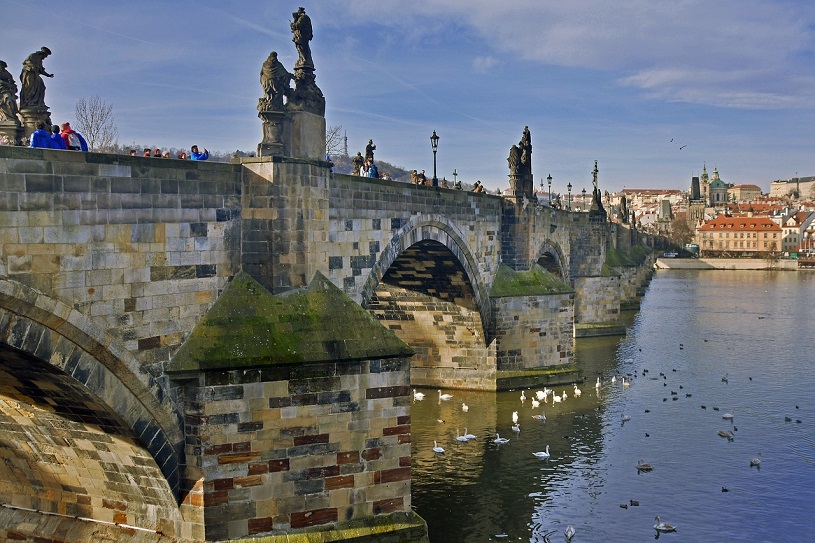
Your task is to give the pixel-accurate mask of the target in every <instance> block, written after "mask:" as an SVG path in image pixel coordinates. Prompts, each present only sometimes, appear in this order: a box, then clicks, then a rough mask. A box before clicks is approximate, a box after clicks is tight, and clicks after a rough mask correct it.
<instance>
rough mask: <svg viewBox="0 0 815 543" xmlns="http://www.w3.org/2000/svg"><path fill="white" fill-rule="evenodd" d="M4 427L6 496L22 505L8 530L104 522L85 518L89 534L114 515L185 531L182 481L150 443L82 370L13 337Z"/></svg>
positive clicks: (4, 351)
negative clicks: (175, 480) (60, 364)
mask: <svg viewBox="0 0 815 543" xmlns="http://www.w3.org/2000/svg"><path fill="white" fill-rule="evenodd" d="M100 378H103V377H102V376H101V375H89V376H88V379H100ZM0 428H2V432H0V459H1V460H0V500H2V502H3V503H4V504H6V505H13V506H15V507H17V508H20V509H13V510H11V511H8V512H7V514H5V515H4V516H3V524H2V525H0V533H6V534H9V533H12V532H14V533H16V534H22V535H25V534H26V533H28V532H29V531H31V532H33V533H34V535H42V533H43V532H42V530H44V529H45V528H43V526H44V525H45V524H46V523H49V522H50V523H54V522H68V523H71V522H78V521H74V520H73V517H82V518H85V519H92V520H93V521H97V522H98V523H94V522H86V521H83V522H84V524H82V523H81V522H79V524H81V525H82V526H85V528H82V527H79V528H76V527H75V528H76V529H77V530H79V531H80V533H81V532H82V530H114V529H115V526H111V524H112V523H113V524H126V525H129V526H135V527H138V528H141V529H144V530H145V531H151V532H160V533H162V534H166V535H170V536H177V535H179V534H178V531H177V530H178V528H179V526H180V524H181V515H180V511H179V508H178V505H177V503H176V501H175V496H174V495H173V490H172V489H171V488H170V486H169V484H168V482H167V479H166V478H165V476H164V474H163V473H162V470H161V468H160V467H159V466H158V464H157V463H156V460H155V459H154V457H153V455H152V453H151V452H150V451H149V450H148V449H147V446H146V444H144V443H142V442H141V440H140V439H139V438H138V437H136V435H135V434H134V433H133V430H131V429H130V428H129V427H128V425H127V424H126V423H125V422H124V421H123V420H122V419H121V418H120V417H119V416H118V415H117V414H116V413H115V412H113V410H112V409H111V408H110V407H108V406H107V405H106V404H105V402H104V401H102V400H101V399H100V398H99V397H98V396H96V395H94V394H93V393H92V392H91V391H90V390H89V389H88V388H87V387H86V386H84V385H83V384H82V383H80V382H79V381H78V380H77V379H76V378H75V376H72V375H69V374H68V373H66V372H64V371H62V370H60V369H59V368H57V367H55V366H53V365H51V364H50V363H48V362H45V361H43V360H40V359H39V358H37V357H35V356H33V355H31V354H28V353H26V352H24V351H21V350H19V349H16V348H14V347H11V346H9V345H7V344H5V343H0ZM35 512H42V513H49V515H39V514H35ZM49 519H50V520H49ZM32 523H33V524H34V525H33V526H32ZM37 523H42V525H40V526H38V525H37ZM89 533H90V532H89ZM93 533H97V532H93ZM110 533H113V534H115V530H114V531H113V532H110Z"/></svg>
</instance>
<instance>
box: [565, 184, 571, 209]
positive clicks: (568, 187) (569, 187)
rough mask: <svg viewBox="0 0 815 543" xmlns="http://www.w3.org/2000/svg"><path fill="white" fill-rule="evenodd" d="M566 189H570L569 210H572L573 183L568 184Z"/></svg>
mask: <svg viewBox="0 0 815 543" xmlns="http://www.w3.org/2000/svg"><path fill="white" fill-rule="evenodd" d="M566 190H568V191H569V211H571V210H572V184H571V183H569V184H568V185H566Z"/></svg>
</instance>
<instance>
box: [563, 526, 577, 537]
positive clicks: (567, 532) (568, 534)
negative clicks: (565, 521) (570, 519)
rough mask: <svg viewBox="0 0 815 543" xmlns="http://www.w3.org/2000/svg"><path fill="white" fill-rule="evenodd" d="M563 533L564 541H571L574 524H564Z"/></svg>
mask: <svg viewBox="0 0 815 543" xmlns="http://www.w3.org/2000/svg"><path fill="white" fill-rule="evenodd" d="M563 535H564V536H566V541H571V540H572V538H573V537H574V526H572V525H571V524H569V525H568V526H566V529H565V530H563Z"/></svg>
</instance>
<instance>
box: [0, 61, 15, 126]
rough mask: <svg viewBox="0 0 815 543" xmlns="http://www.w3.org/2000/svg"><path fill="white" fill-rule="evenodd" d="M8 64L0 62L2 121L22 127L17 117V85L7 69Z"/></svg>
mask: <svg viewBox="0 0 815 543" xmlns="http://www.w3.org/2000/svg"><path fill="white" fill-rule="evenodd" d="M6 68H8V64H6V63H5V62H4V61H2V60H0V121H6V122H13V123H14V124H15V125H17V126H19V125H20V119H19V117H17V114H18V113H19V111H18V110H17V83H15V82H14V77H13V76H12V75H11V73H10V72H9V71H8V70H7V69H6Z"/></svg>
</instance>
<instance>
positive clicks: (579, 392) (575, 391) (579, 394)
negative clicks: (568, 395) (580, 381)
mask: <svg viewBox="0 0 815 543" xmlns="http://www.w3.org/2000/svg"><path fill="white" fill-rule="evenodd" d="M582 394H583V391H582V390H580V389H579V388H577V385H574V395H575V397H576V398H577V397H580V396H581V395H582Z"/></svg>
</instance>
